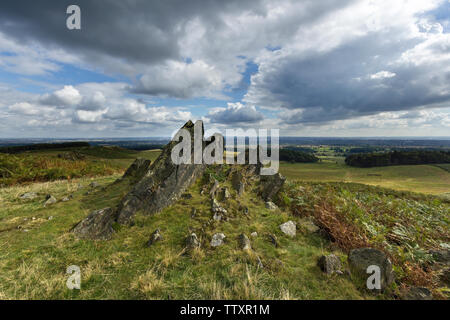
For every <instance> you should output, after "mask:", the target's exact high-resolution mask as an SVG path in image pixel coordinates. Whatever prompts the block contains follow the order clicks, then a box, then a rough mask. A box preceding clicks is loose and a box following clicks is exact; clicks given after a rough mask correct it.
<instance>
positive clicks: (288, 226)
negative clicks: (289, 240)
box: [280, 221, 296, 237]
mask: <svg viewBox="0 0 450 320" xmlns="http://www.w3.org/2000/svg"><path fill="white" fill-rule="evenodd" d="M280 229H281V231H282V232H283V233H284V234H286V235H288V236H289V237H295V234H296V226H295V222H294V221H288V222H285V223H283V224H281V225H280Z"/></svg>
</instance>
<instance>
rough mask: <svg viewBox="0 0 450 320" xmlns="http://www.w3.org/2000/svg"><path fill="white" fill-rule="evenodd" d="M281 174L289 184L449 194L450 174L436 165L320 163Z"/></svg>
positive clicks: (285, 168) (284, 166)
mask: <svg viewBox="0 0 450 320" xmlns="http://www.w3.org/2000/svg"><path fill="white" fill-rule="evenodd" d="M439 166H444V165H439ZM280 172H281V173H282V174H283V175H285V176H286V177H287V178H289V179H292V180H302V181H315V182H357V183H363V184H368V185H374V186H381V187H386V188H391V189H395V190H401V191H403V190H404V191H414V192H419V193H426V194H435V195H439V194H446V193H447V194H448V193H450V173H449V172H448V171H445V170H443V168H440V167H438V166H436V165H411V166H390V167H375V168H356V167H350V166H347V165H345V164H344V163H343V162H342V161H340V159H333V160H328V161H327V160H324V161H322V162H320V163H293V164H292V163H281V164H280Z"/></svg>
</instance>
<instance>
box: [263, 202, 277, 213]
mask: <svg viewBox="0 0 450 320" xmlns="http://www.w3.org/2000/svg"><path fill="white" fill-rule="evenodd" d="M266 208H267V209H269V210H272V211H274V210H277V209H278V207H277V205H276V204H275V203H273V202H272V201H267V202H266Z"/></svg>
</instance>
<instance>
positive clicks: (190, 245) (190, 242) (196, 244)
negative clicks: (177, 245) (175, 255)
mask: <svg viewBox="0 0 450 320" xmlns="http://www.w3.org/2000/svg"><path fill="white" fill-rule="evenodd" d="M186 247H187V249H188V250H193V249H195V248H200V241H198V238H197V235H196V234H195V233H191V234H190V235H189V236H188V237H187V238H186Z"/></svg>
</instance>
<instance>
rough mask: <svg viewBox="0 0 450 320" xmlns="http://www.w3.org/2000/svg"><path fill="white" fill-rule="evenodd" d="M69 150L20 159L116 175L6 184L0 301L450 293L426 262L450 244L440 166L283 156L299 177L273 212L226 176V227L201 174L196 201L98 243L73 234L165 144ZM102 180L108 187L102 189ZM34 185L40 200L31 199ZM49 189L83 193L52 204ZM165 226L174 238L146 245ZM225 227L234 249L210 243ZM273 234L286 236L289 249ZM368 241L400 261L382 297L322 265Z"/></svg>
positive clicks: (288, 170) (287, 171)
mask: <svg viewBox="0 0 450 320" xmlns="http://www.w3.org/2000/svg"><path fill="white" fill-rule="evenodd" d="M83 149H84V150H83ZM62 151H64V152H69V151H70V150H59V151H58V150H52V151H46V152H37V151H36V152H35V151H33V152H29V153H25V154H20V155H14V156H15V157H35V158H41V157H43V158H50V159H52V161H61V162H60V163H59V164H60V165H61V163H62V166H63V168H66V167H65V166H68V167H70V166H72V165H73V163H74V162H75V163H76V162H77V161H82V162H83V164H85V165H87V166H92V167H95V166H96V165H102V166H103V167H102V168H107V169H108V170H109V169H111V170H113V171H112V172H108V171H107V170H104V171H99V172H96V171H95V170H93V171H91V172H89V173H88V174H86V175H84V176H81V177H76V176H73V177H71V179H63V180H56V181H44V182H40V181H38V182H36V180H25V181H24V183H19V184H17V183H14V184H13V185H11V186H8V187H3V188H0V204H1V205H0V270H1V272H0V299H384V298H386V299H392V298H395V297H398V296H399V291H400V290H401V288H402V286H403V285H422V286H427V287H429V288H431V289H432V290H433V294H434V296H435V297H436V298H445V297H447V298H448V292H449V291H448V288H445V287H444V288H442V287H439V286H436V285H435V284H434V282H433V281H434V280H433V279H432V277H433V271H432V270H429V269H427V267H426V266H427V264H428V263H429V262H430V256H429V255H428V254H427V251H428V250H429V249H435V248H440V247H442V246H448V245H449V242H450V236H449V226H448V224H449V220H448V217H449V213H450V206H449V202H448V200H446V199H445V198H442V197H436V196H434V195H432V194H442V193H446V192H449V185H450V181H449V173H448V172H447V171H445V170H443V169H442V168H440V167H439V166H398V167H381V168H369V169H361V168H352V167H347V166H345V165H344V164H343V163H342V162H341V161H340V160H341V158H339V157H333V156H330V155H328V156H326V157H325V156H324V157H322V159H323V160H322V162H321V163H316V164H289V163H282V164H281V166H280V171H281V173H282V174H284V175H285V176H287V177H288V183H287V184H286V185H285V188H284V191H283V192H282V193H281V194H280V195H279V197H278V199H276V200H275V201H276V202H277V204H278V205H279V206H280V209H279V210H278V211H277V212H276V213H273V212H270V211H268V210H267V209H266V208H265V206H264V202H263V201H262V200H261V198H260V197H259V196H258V195H257V192H256V191H257V190H256V189H253V188H250V189H246V191H245V193H244V195H243V196H241V197H238V196H236V194H235V193H234V191H232V188H231V186H230V185H229V182H227V181H224V182H222V185H225V186H228V187H229V189H230V190H231V192H232V198H231V199H230V200H228V201H227V202H224V205H225V206H226V209H227V210H228V211H229V212H230V213H231V216H230V219H229V220H228V221H223V222H210V221H213V220H211V216H212V214H211V205H210V200H209V197H208V196H206V195H201V193H200V189H201V187H202V185H203V181H202V180H201V179H199V181H197V182H196V184H195V185H193V186H192V187H191V188H190V189H189V190H188V192H189V193H190V194H191V195H192V199H189V200H186V199H181V200H179V201H178V202H176V203H175V204H174V205H172V206H170V207H168V208H166V209H164V210H163V211H162V212H161V213H158V214H156V215H152V216H145V215H143V214H142V213H138V215H137V217H136V220H135V224H134V225H133V226H132V227H124V226H118V225H117V226H115V230H116V233H115V234H114V236H113V238H112V239H111V240H109V241H90V240H78V239H76V238H75V237H74V235H73V234H72V233H71V232H69V230H70V229H71V228H72V227H73V226H74V225H75V224H76V223H77V222H79V221H80V220H81V219H83V218H85V217H86V216H87V214H88V213H89V212H91V211H92V210H96V209H101V208H104V207H113V206H115V205H116V204H117V203H118V202H119V201H120V199H121V198H122V197H123V196H124V195H125V194H126V193H127V192H128V191H129V190H130V188H131V185H130V181H129V180H127V179H119V178H120V177H121V175H122V173H123V171H124V170H125V169H126V168H127V167H128V166H129V165H130V164H131V162H132V161H133V160H134V159H135V158H137V157H143V158H148V159H151V160H154V159H155V158H156V157H157V156H158V155H159V151H154V150H153V151H142V152H136V151H128V150H124V149H120V148H115V147H90V148H82V149H80V150H77V152H80V153H81V154H83V156H84V159H82V160H75V161H73V160H66V159H60V158H58V154H59V153H61V152H62ZM72 151H73V150H72ZM8 157H9V156H8ZM18 174H20V172H19V173H18ZM222 176H223V174H222V173H219V174H218V175H217V177H219V178H220V177H222ZM48 180H54V179H53V178H49V179H48ZM221 180H223V179H221ZM92 181H96V182H98V183H99V184H100V186H99V187H96V188H91V187H90V186H89V184H90V183H91V182H92ZM329 181H336V182H329ZM31 182H33V183H31ZM343 182H359V183H343ZM1 183H2V182H1V179H0V184H1ZM361 183H362V184H361ZM368 185H380V186H384V187H389V188H390V189H386V188H381V187H374V186H368ZM393 189H397V190H408V191H414V193H411V192H399V191H395V190H393ZM25 192H36V193H37V194H38V197H37V198H36V199H33V200H25V199H20V197H19V196H20V195H21V194H23V193H25ZM418 192H422V193H424V194H420V193H418ZM47 194H52V195H53V196H55V197H56V198H57V199H58V200H60V199H62V198H63V197H65V196H68V195H72V196H73V197H72V199H71V200H70V201H67V202H62V201H58V203H56V204H54V205H51V206H47V207H44V205H43V203H44V201H45V196H46V195H47ZM425 194H429V195H425ZM241 206H246V207H248V208H249V214H248V215H244V214H243V213H242V212H241V210H240V209H239V208H240V207H241ZM193 208H195V209H196V210H197V212H196V214H195V216H192V209H193ZM309 216H314V217H315V218H316V219H319V220H320V219H324V218H326V219H328V220H330V221H334V222H335V223H334V224H333V225H331V226H330V232H331V233H332V235H334V236H335V238H336V240H337V241H336V242H335V243H331V242H329V241H328V240H327V239H325V238H323V237H322V236H321V235H319V234H311V233H309V232H308V231H307V230H305V229H303V228H302V227H301V226H300V225H301V219H303V218H304V217H309ZM288 220H293V221H295V222H297V223H298V226H300V227H299V228H298V230H297V235H296V237H295V238H288V237H287V236H286V235H284V234H283V233H281V231H280V229H279V225H280V224H281V223H283V222H286V221H288ZM157 228H159V229H160V230H161V233H162V235H163V238H164V239H163V241H160V242H158V243H156V244H154V245H153V246H151V247H146V246H145V244H146V242H147V241H148V239H149V237H150V235H151V233H152V232H153V231H154V230H155V229H157ZM191 232H196V234H197V235H198V236H199V237H200V240H201V242H202V248H201V249H198V250H195V251H194V252H192V253H190V254H188V253H187V252H185V249H184V247H185V244H184V240H185V238H186V237H187V235H188V234H190V233H191ZM217 232H223V233H224V234H225V235H226V239H225V245H223V246H221V247H218V248H211V247H210V246H209V242H210V241H211V237H212V235H213V234H214V233H217ZM252 232H257V233H258V236H257V237H256V238H253V237H251V242H252V248H253V250H252V251H248V252H247V251H243V250H240V249H239V247H238V236H239V235H240V234H241V233H245V234H247V235H248V236H250V233H252ZM269 235H275V236H276V237H277V239H278V242H279V246H278V247H276V246H274V245H273V243H271V241H269V240H268V236H269ZM399 235H400V236H399ZM393 237H394V239H395V241H393V240H392V239H393ZM399 237H400V238H399ZM362 244H364V245H369V246H374V247H378V248H383V249H384V250H385V251H386V252H388V253H389V255H390V256H391V258H392V259H393V261H394V264H395V272H396V277H397V279H398V281H397V283H396V284H394V285H393V286H392V287H390V288H389V289H388V290H387V291H386V292H385V293H384V294H382V295H378V296H374V295H372V294H370V293H368V292H366V291H365V290H364V289H363V288H361V287H360V286H359V285H357V284H356V283H357V282H355V281H354V279H352V278H351V276H350V275H347V274H344V275H341V276H339V275H336V274H334V275H326V274H324V273H322V272H321V271H320V269H319V268H318V267H317V259H318V258H319V257H320V256H321V255H323V254H329V253H331V252H333V253H335V254H336V255H337V256H339V257H340V258H341V261H342V263H343V265H344V268H346V256H347V255H346V253H347V252H348V249H349V248H352V247H355V246H359V245H362ZM258 259H259V260H260V261H261V262H262V264H263V266H264V267H263V268H260V267H258ZM70 265H78V266H80V268H81V278H82V283H81V290H69V289H67V287H66V280H67V278H68V275H67V274H66V268H67V267H68V266H70ZM424 268H425V269H424ZM424 270H426V271H424Z"/></svg>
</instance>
